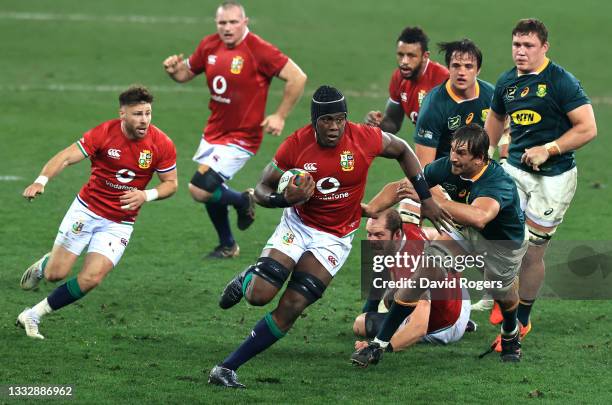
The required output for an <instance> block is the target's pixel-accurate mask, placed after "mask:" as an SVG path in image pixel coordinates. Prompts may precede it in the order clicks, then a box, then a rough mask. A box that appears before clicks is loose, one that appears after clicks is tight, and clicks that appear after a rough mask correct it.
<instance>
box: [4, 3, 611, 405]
mask: <svg viewBox="0 0 612 405" xmlns="http://www.w3.org/2000/svg"><path fill="white" fill-rule="evenodd" d="M216 5H217V3H216V2H211V1H179V2H173V4H172V6H170V5H169V4H168V3H167V2H163V1H159V0H157V1H149V2H145V3H143V2H136V1H119V0H110V1H104V2H74V1H69V0H56V1H53V2H47V1H43V0H32V1H28V2H5V3H3V4H1V5H0V36H1V37H2V38H3V40H2V42H1V45H0V50H1V54H2V58H0V71H1V72H2V77H1V78H0V111H1V113H0V128H1V129H0V139H1V140H2V148H1V151H0V156H1V157H2V163H3V165H2V169H0V176H2V177H0V178H1V179H2V180H0V184H1V185H2V187H1V189H0V195H1V197H2V198H1V201H2V203H1V204H0V219H1V222H2V228H1V229H2V231H1V232H0V308H1V311H0V341H1V343H2V344H1V346H0V384H12V385H51V384H53V385H59V384H71V385H73V386H74V397H75V399H76V400H77V401H78V403H225V402H232V403H236V402H239V403H244V402H249V403H254V402H265V403H271V402H272V403H275V402H280V403H289V402H300V403H301V402H304V403H320V402H322V401H328V402H338V403H348V402H362V403H363V402H366V403H367V402H376V403H381V402H382V403H397V402H409V403H421V402H429V403H431V402H455V403H475V402H476V403H492V402H502V403H511V402H516V401H545V402H553V401H554V402H563V403H610V401H611V399H612V389H611V388H610V381H611V379H612V373H611V372H610V365H611V364H610V363H611V357H612V356H611V355H610V353H611V345H610V342H611V341H612V336H611V332H610V330H611V328H610V326H611V315H610V313H611V310H612V304H611V303H610V302H609V301H570V300H548V299H542V300H540V301H538V302H537V303H536V307H535V309H534V313H533V324H534V329H533V331H532V332H531V334H530V335H529V336H528V338H527V339H526V340H525V342H524V346H523V348H524V361H523V362H521V363H520V364H517V365H513V364H500V362H499V361H498V358H497V357H496V356H494V355H490V356H489V357H487V358H485V359H482V360H478V359H477V358H476V356H477V354H478V353H480V352H481V351H483V350H484V349H485V348H486V347H487V346H488V345H489V343H490V341H491V340H492V338H493V337H494V335H495V334H496V333H497V329H496V328H494V327H493V326H490V325H488V324H487V322H486V319H485V316H484V315H483V314H475V315H474V318H475V319H476V321H477V322H478V323H479V324H480V328H479V329H478V331H477V332H476V333H474V334H470V335H467V336H466V337H465V338H464V339H463V340H462V341H461V342H460V343H458V344H454V345H450V346H447V347H435V348H434V347H430V346H426V345H419V346H417V347H414V348H412V349H410V350H409V351H408V352H405V353H402V354H398V355H389V356H385V359H384V361H383V362H382V363H381V364H380V365H379V366H377V367H375V368H371V369H368V370H358V369H354V368H352V367H351V366H350V365H349V362H348V358H349V356H350V354H351V352H352V345H353V342H354V340H355V339H354V337H353V336H352V332H351V325H352V321H353V319H354V316H355V315H356V314H357V313H358V312H359V310H360V309H361V302H362V301H361V299H360V297H359V250H358V246H359V244H358V241H359V240H360V239H362V238H363V237H364V234H363V231H362V232H360V234H359V235H358V236H357V238H356V239H355V241H356V243H355V249H354V251H353V253H352V255H351V258H350V259H349V261H348V262H347V264H346V265H345V266H344V268H343V269H342V271H341V272H340V274H339V275H338V276H337V278H336V280H334V282H333V283H332V284H331V286H330V287H329V288H328V290H327V292H326V294H325V297H324V299H322V300H321V301H320V302H318V303H316V304H315V305H314V306H313V307H311V308H309V309H308V310H307V311H306V313H305V314H304V316H303V317H302V319H300V320H299V321H298V322H297V323H296V326H295V327H294V328H293V329H292V330H291V331H290V333H289V334H288V335H287V337H285V338H284V339H283V340H282V341H280V342H279V343H278V344H276V345H274V346H273V347H272V348H271V349H269V350H268V351H266V352H265V353H264V354H262V355H260V356H258V357H256V358H255V359H253V360H252V361H251V362H249V363H247V364H246V365H245V366H243V367H242V368H241V369H240V372H239V375H240V378H241V380H242V382H244V383H245V384H247V386H248V387H249V389H248V390H246V391H230V390H222V389H219V388H217V387H210V386H208V385H207V384H206V378H207V373H208V371H209V370H210V368H211V367H212V366H213V365H215V364H216V363H218V362H219V361H221V360H222V359H223V358H224V357H225V355H226V354H228V353H229V352H230V351H232V350H233V349H234V348H235V347H236V346H237V345H238V344H239V343H240V342H241V341H242V339H243V338H244V337H245V336H246V334H247V333H249V331H250V328H251V327H252V325H253V324H254V323H255V322H257V320H259V319H260V318H261V317H262V316H263V314H264V313H265V312H266V311H268V310H271V309H272V308H273V307H274V305H275V303H272V304H270V305H268V306H267V307H266V308H256V307H249V306H247V305H246V304H240V305H239V306H237V307H236V308H234V309H232V310H230V311H227V312H222V311H221V310H220V309H218V307H217V304H216V303H217V297H218V294H219V292H220V291H221V289H222V288H223V286H224V285H225V283H226V281H227V280H228V279H229V278H230V277H231V276H232V275H233V274H234V273H236V272H237V271H239V270H241V269H242V268H244V267H245V266H247V265H248V264H250V263H251V262H252V261H253V260H254V259H255V258H257V257H258V255H259V252H260V250H261V248H262V247H263V245H264V243H265V241H266V240H267V238H268V236H269V235H270V234H271V232H272V230H273V229H274V227H275V226H276V224H277V221H278V218H279V215H280V210H267V209H262V208H260V209H259V210H258V212H257V222H256V223H255V224H254V226H253V227H252V228H251V229H249V230H248V231H246V232H242V233H238V232H237V233H236V238H237V240H238V243H239V244H240V246H241V256H240V258H239V259H237V260H233V261H229V262H220V263H219V262H208V261H202V260H201V255H202V254H204V253H206V252H207V251H209V250H210V249H212V248H213V247H214V246H215V245H216V236H215V235H214V232H213V230H212V226H211V224H210V223H209V221H208V219H207V217H206V216H205V215H204V209H203V207H202V206H201V205H198V204H196V203H194V202H192V201H191V199H190V197H189V196H188V193H187V188H186V185H187V182H188V181H189V179H190V178H191V175H192V173H193V171H194V168H195V166H194V164H193V163H192V162H191V160H190V158H191V155H192V153H193V152H194V150H195V148H196V146H197V144H198V142H199V134H200V133H201V130H202V127H203V124H204V122H205V120H206V118H207V116H208V111H207V108H206V103H207V96H206V91H205V88H204V83H203V81H202V79H197V80H195V81H193V82H192V83H189V84H186V85H178V84H175V83H173V82H172V81H171V80H170V79H168V78H167V77H166V75H165V73H164V71H163V69H162V67H161V62H162V60H163V58H164V57H166V56H167V55H169V54H171V53H175V52H177V53H178V52H183V53H185V54H189V53H190V52H191V51H192V50H193V49H194V48H195V46H196V45H197V43H198V42H199V40H200V38H201V37H203V36H204V35H206V34H209V33H211V32H213V30H214V26H213V20H212V15H213V12H214V9H215V7H216ZM245 5H246V7H247V12H248V14H249V15H250V16H251V18H252V20H251V29H252V30H253V32H255V33H257V34H259V35H261V36H262V37H263V38H265V39H267V40H269V41H270V42H272V43H274V44H275V45H277V46H278V47H279V48H280V49H282V50H283V51H285V52H286V53H287V54H288V55H290V56H291V57H292V58H293V59H294V60H295V61H296V62H297V63H298V64H299V65H300V66H301V67H302V68H303V69H304V71H305V72H306V73H307V74H308V76H309V83H308V85H307V90H306V94H305V96H304V98H303V99H302V100H301V102H300V103H299V105H298V106H297V107H296V108H295V110H294V112H293V113H292V115H291V116H290V118H289V119H288V121H287V123H286V129H285V133H284V135H287V134H289V133H290V132H291V131H293V130H294V129H297V128H299V127H301V126H302V125H304V124H305V123H307V122H308V121H309V103H308V99H309V97H310V95H311V94H312V92H313V91H314V89H315V88H316V87H317V86H318V85H320V84H323V83H328V84H333V85H335V86H337V87H339V88H340V89H342V90H343V91H344V92H345V93H346V95H347V98H348V105H349V109H350V117H351V118H352V119H353V120H355V121H360V120H361V118H362V117H363V116H364V115H365V113H366V112H367V111H368V110H370V109H382V108H383V107H384V104H385V100H386V98H387V90H386V89H387V85H388V80H389V77H390V74H391V71H392V69H393V68H394V65H395V62H394V50H395V47H394V43H395V39H396V37H397V35H398V34H399V32H400V30H401V29H402V28H403V27H404V26H406V25H417V24H418V25H421V26H423V27H424V28H425V30H426V31H427V33H428V34H429V36H430V38H431V48H432V56H433V59H435V60H438V61H440V60H441V58H440V56H439V55H438V54H437V53H436V52H435V49H434V44H435V43H436V42H439V41H445V40H452V39H457V38H461V37H465V36H467V37H469V38H471V39H473V40H474V41H475V42H476V43H477V44H478V45H479V46H480V47H481V49H482V50H483V53H484V64H483V67H482V71H481V77H482V78H483V79H485V80H488V81H491V82H495V80H496V79H497V77H498V76H499V75H500V74H501V72H502V71H503V70H505V69H508V68H509V67H510V66H511V64H512V61H511V58H510V31H511V29H512V27H513V25H514V23H515V22H516V20H518V19H519V18H523V17H529V16H536V17H538V18H540V19H542V20H543V21H544V22H545V23H546V24H547V26H548V28H549V30H550V42H551V49H550V52H549V56H550V57H551V58H552V59H553V60H555V61H557V62H559V63H560V64H561V65H562V66H564V67H566V68H567V69H568V70H569V71H571V72H572V73H574V74H575V75H576V76H577V77H578V78H579V79H580V80H581V81H582V84H583V86H584V87H585V89H586V91H587V93H588V94H589V96H590V97H591V98H592V99H593V101H594V107H595V113H596V116H597V123H598V128H599V134H600V135H599V137H598V138H597V139H596V140H595V141H594V142H593V143H592V144H590V145H588V146H587V147H585V148H584V149H581V150H580V151H579V152H578V164H579V170H580V175H579V189H578V192H577V195H576V197H575V198H574V202H573V204H572V207H571V208H570V210H569V212H568V214H567V217H566V218H567V219H566V221H565V222H564V224H563V225H562V226H561V227H560V229H559V231H558V233H557V235H556V238H558V239H564V240H574V241H580V240H592V239H599V240H604V241H610V240H611V238H610V236H611V235H612V231H610V229H611V228H612V220H611V219H610V216H609V215H608V210H609V204H610V201H611V200H612V193H611V190H610V187H609V186H610V170H609V157H608V151H609V150H610V149H611V148H612V143H611V141H610V138H609V137H608V134H609V133H610V129H611V126H612V111H611V108H610V106H611V103H612V101H611V100H612V90H611V89H610V86H609V80H608V71H609V66H610V64H611V63H612V54H610V53H609V52H606V51H605V50H606V49H608V43H607V41H608V39H609V38H611V37H612V28H610V26H609V21H608V16H609V15H610V13H611V12H612V6H610V4H609V3H607V2H603V1H583V2H580V3H576V2H571V1H567V0H564V1H557V2H540V3H533V2H526V1H518V2H513V3H511V4H510V3H503V4H502V3H490V2H485V1H482V0H476V1H463V0H462V1H450V0H445V1H437V2H430V3H419V4H415V3H407V2H405V1H388V2H378V3H372V2H368V1H361V0H360V1H354V2H325V1H321V0H313V1H309V2H273V1H269V0H266V1H257V2H249V3H246V4H245ZM134 82H140V83H143V84H145V85H147V86H150V88H151V89H152V90H153V92H154V93H155V95H156V102H155V104H154V123H155V124H156V125H158V126H159V127H160V128H162V129H163V130H164V131H166V132H167V133H168V134H169V135H170V136H171V137H172V138H173V140H174V141H175V144H176V146H177V149H178V152H179V160H178V168H179V176H180V189H179V192H178V193H177V195H176V196H175V197H173V198H172V199H170V200H166V201H161V202H155V203H153V204H150V205H147V206H146V207H145V208H144V209H143V211H142V214H141V215H140V217H139V218H138V221H137V224H136V227H135V232H134V235H133V237H132V241H131V242H130V247H129V249H127V251H126V254H125V255H124V257H123V259H122V261H121V263H120V265H119V266H118V267H117V268H116V269H115V270H114V271H113V272H112V273H111V274H110V275H109V277H108V278H107V279H106V280H105V282H104V284H103V285H102V286H100V287H99V288H98V289H97V290H95V291H94V292H92V293H91V294H90V295H88V296H87V297H86V298H85V299H83V300H81V301H79V302H78V303H76V304H75V305H71V306H69V307H67V308H65V309H62V310H61V311H59V312H58V313H56V314H54V315H52V316H48V317H46V318H44V320H43V323H42V324H41V331H42V333H43V334H44V335H45V336H46V337H47V339H46V340H44V341H33V340H31V339H28V338H26V337H25V336H24V333H23V332H22V331H21V330H18V329H16V328H15V327H14V326H13V322H14V320H15V317H16V316H17V314H18V313H19V312H20V311H21V310H22V309H23V308H24V307H25V306H30V305H32V304H34V303H36V302H38V301H39V300H40V299H42V298H43V297H44V296H46V295H47V294H48V293H49V292H50V291H52V289H53V288H54V286H53V285H51V284H47V285H42V286H41V287H40V289H39V291H36V292H34V293H31V292H23V291H21V290H20V289H19V287H18V282H19V277H20V276H21V273H22V272H23V270H24V269H25V268H26V267H27V266H28V265H29V264H30V263H32V262H33V261H34V260H36V259H38V258H39V257H40V256H41V255H42V254H43V253H45V252H46V251H48V250H49V249H50V247H51V245H52V243H53V240H54V237H55V233H56V231H57V227H58V225H59V223H60V221H61V219H62V217H63V215H64V213H65V211H66V209H67V208H68V206H69V205H70V202H71V201H72V199H73V198H74V195H75V193H76V192H77V191H78V190H79V188H80V186H81V185H82V183H83V182H84V181H85V180H86V179H87V174H88V164H87V163H86V162H82V163H81V164H79V165H77V166H75V167H71V168H68V169H67V170H65V171H64V172H63V173H62V174H61V175H60V176H59V177H58V178H56V179H53V180H52V181H51V182H50V184H49V185H48V186H47V190H46V193H45V195H44V196H43V197H42V198H40V199H38V200H36V201H35V202H33V203H30V204H28V203H27V202H26V201H24V200H23V199H22V198H21V197H20V194H21V192H22V190H23V189H24V188H25V187H26V186H27V185H28V184H29V183H30V181H32V179H34V178H35V177H36V176H37V174H38V172H39V170H40V168H41V167H42V165H43V164H44V162H45V161H46V160H47V159H48V158H50V157H51V156H52V155H53V154H54V153H55V152H57V151H59V150H60V149H61V148H63V147H65V146H67V145H69V144H70V143H71V142H74V141H75V140H76V139H78V138H79V137H80V135H81V134H82V133H83V132H84V131H86V130H87V129H89V128H90V127H93V126H94V125H96V124H98V123H100V122H102V121H104V120H107V119H110V118H113V117H115V116H116V114H117V104H116V98H117V95H118V93H119V92H120V91H121V90H122V89H124V88H125V87H126V86H127V85H129V84H131V83H134ZM281 91H282V86H281V85H280V84H279V83H274V85H273V87H272V91H271V96H270V99H269V103H268V106H269V108H268V109H269V110H271V109H272V108H274V107H275V106H276V105H277V103H278V100H279V99H280V95H281ZM412 129H413V127H412V126H411V124H410V123H409V122H407V120H406V122H404V126H403V128H402V130H401V132H400V134H401V136H402V137H404V138H405V139H410V138H411V136H412ZM280 141H281V139H279V138H273V137H269V136H267V137H266V139H265V142H264V144H263V147H262V148H261V151H260V153H259V154H258V155H257V156H256V157H255V158H254V159H252V160H251V161H250V162H249V163H248V165H247V166H246V167H245V168H244V169H243V170H242V171H241V172H240V173H239V175H238V176H237V177H236V179H235V180H234V181H232V185H233V186H234V187H235V188H238V189H243V188H246V187H248V186H252V185H254V184H255V183H256V181H257V180H258V178H259V173H260V171H261V169H262V168H263V167H264V166H265V165H266V164H267V162H268V161H269V159H270V157H271V156H272V154H273V153H274V151H275V149H276V148H277V146H278V145H279V143H280ZM399 175H400V171H399V168H397V165H396V164H395V163H394V162H387V161H378V162H377V163H375V164H374V166H373V168H372V170H371V172H370V177H369V180H368V188H367V195H368V196H371V195H373V194H374V193H375V192H376V191H377V190H378V189H379V188H380V187H381V186H382V185H383V184H384V183H386V182H387V181H389V180H392V179H395V178H396V177H398V176H399ZM11 176H12V177H11ZM11 179H13V180H11ZM13 402H14V399H13V398H9V397H7V396H0V403H13Z"/></svg>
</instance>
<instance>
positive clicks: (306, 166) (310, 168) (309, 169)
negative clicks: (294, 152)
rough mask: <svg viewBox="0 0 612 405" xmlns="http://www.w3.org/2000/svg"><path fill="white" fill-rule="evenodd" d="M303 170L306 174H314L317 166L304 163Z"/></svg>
mask: <svg viewBox="0 0 612 405" xmlns="http://www.w3.org/2000/svg"><path fill="white" fill-rule="evenodd" d="M304 170H306V171H307V172H316V171H317V164H316V163H304Z"/></svg>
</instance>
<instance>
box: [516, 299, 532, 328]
mask: <svg viewBox="0 0 612 405" xmlns="http://www.w3.org/2000/svg"><path fill="white" fill-rule="evenodd" d="M534 302H535V300H520V301H519V305H518V313H517V317H518V320H519V322H520V323H521V325H523V326H527V324H528V323H529V315H530V314H531V308H532V307H533V303H534Z"/></svg>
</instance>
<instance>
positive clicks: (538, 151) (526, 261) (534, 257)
mask: <svg viewBox="0 0 612 405" xmlns="http://www.w3.org/2000/svg"><path fill="white" fill-rule="evenodd" d="M548 49H549V43H548V30H547V29H546V26H545V25H544V24H543V23H542V22H541V21H539V20H536V19H523V20H520V21H519V22H518V23H517V25H516V26H515V27H514V29H513V30H512V59H513V60H514V64H515V66H514V67H513V68H512V69H510V70H508V71H507V72H505V73H504V74H502V75H501V77H500V78H499V80H498V81H497V84H496V86H495V94H494V96H493V101H492V103H491V110H490V112H489V114H488V115H487V120H486V123H485V129H486V131H487V133H488V134H489V138H490V141H491V144H493V145H494V144H496V143H497V141H498V140H499V138H500V137H501V135H502V130H503V125H504V120H505V118H506V117H507V116H509V117H510V120H511V122H510V126H511V132H510V135H511V139H512V141H511V143H510V148H509V157H508V162H507V163H506V164H504V169H505V170H506V171H507V172H508V174H510V175H511V176H512V177H513V178H514V180H515V182H516V184H517V187H518V190H519V196H520V197H521V206H522V208H523V210H524V211H525V215H526V217H527V218H526V219H527V226H528V228H529V240H530V244H529V245H530V246H529V250H528V252H527V254H526V255H525V257H524V258H523V263H522V266H521V273H520V291H519V295H520V298H521V303H520V305H519V312H518V317H519V321H520V323H521V329H522V330H521V332H522V334H525V333H527V332H528V331H529V330H530V329H531V322H530V320H529V319H530V311H531V307H532V305H533V302H534V301H535V299H536V297H537V295H538V291H539V289H540V287H541V285H542V282H543V280H544V253H545V251H546V248H547V246H548V242H549V240H550V238H551V237H552V235H553V233H554V232H555V230H556V228H557V226H558V225H559V224H560V223H561V221H562V220H563V216H564V214H565V212H566V210H567V209H568V207H569V205H570V202H571V200H572V198H573V196H574V193H575V191H576V183H577V171H576V162H575V159H574V151H575V150H577V149H579V148H581V147H582V146H584V145H586V144H587V143H588V142H590V141H591V140H593V138H595V136H596V134H597V126H596V124H595V116H594V114H593V108H592V106H591V102H590V100H589V99H588V97H587V96H586V94H585V92H584V91H583V89H582V87H581V86H580V83H579V82H578V80H577V79H576V78H575V77H574V76H573V75H572V74H571V73H569V72H568V71H566V70H565V69H563V68H562V67H561V66H559V65H557V64H556V63H554V62H552V61H550V60H549V59H548V58H547V57H546V52H547V51H548Z"/></svg>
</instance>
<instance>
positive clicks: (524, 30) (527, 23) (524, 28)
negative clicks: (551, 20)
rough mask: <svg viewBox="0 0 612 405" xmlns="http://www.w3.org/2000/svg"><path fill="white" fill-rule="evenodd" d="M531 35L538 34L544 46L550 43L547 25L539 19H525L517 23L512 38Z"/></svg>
mask: <svg viewBox="0 0 612 405" xmlns="http://www.w3.org/2000/svg"><path fill="white" fill-rule="evenodd" d="M531 33H534V34H536V35H537V36H538V38H539V39H540V42H542V44H544V43H546V42H547V41H548V29H546V25H544V23H543V22H542V21H540V20H538V19H537V18H523V19H522V20H519V22H518V23H516V26H515V27H514V29H513V30H512V36H515V35H529V34H531Z"/></svg>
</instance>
